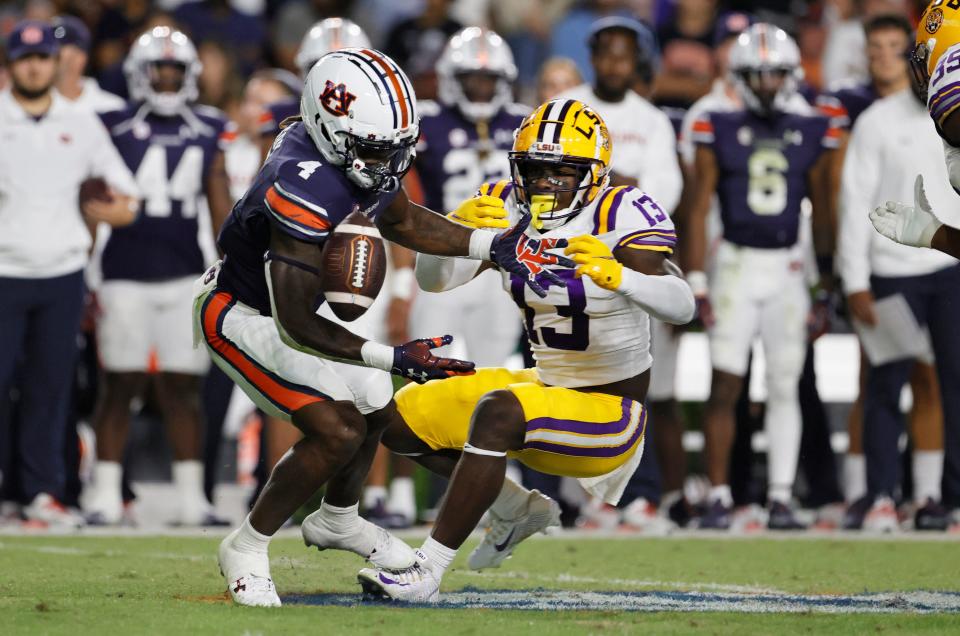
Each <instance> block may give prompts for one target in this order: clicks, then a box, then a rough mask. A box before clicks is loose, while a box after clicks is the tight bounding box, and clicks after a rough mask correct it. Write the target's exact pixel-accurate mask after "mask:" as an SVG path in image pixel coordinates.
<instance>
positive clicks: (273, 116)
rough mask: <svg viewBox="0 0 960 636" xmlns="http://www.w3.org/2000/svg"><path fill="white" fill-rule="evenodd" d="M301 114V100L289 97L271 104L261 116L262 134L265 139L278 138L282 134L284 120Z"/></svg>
mask: <svg viewBox="0 0 960 636" xmlns="http://www.w3.org/2000/svg"><path fill="white" fill-rule="evenodd" d="M299 114H300V99H299V98H296V97H288V98H286V99H281V100H280V101H278V102H274V103H272V104H269V105H268V106H267V107H266V108H265V109H264V111H263V114H262V115H261V116H260V121H259V122H258V123H259V126H260V134H261V135H262V136H264V137H270V138H273V137H276V136H277V135H278V134H280V124H282V123H283V120H285V119H288V118H290V117H296V116H297V115H299Z"/></svg>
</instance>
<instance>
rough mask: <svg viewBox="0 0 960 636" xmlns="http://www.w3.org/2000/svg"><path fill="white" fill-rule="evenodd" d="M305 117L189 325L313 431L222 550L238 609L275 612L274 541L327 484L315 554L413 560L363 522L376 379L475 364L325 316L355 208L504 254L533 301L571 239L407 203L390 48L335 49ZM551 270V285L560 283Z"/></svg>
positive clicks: (204, 287)
mask: <svg viewBox="0 0 960 636" xmlns="http://www.w3.org/2000/svg"><path fill="white" fill-rule="evenodd" d="M301 112H302V117H303V119H302V121H299V122H295V123H293V124H292V125H290V126H289V127H287V128H285V129H284V130H283V131H282V132H281V134H280V136H279V137H278V138H277V141H276V142H275V144H274V148H273V150H272V151H271V153H270V155H269V156H268V158H267V161H266V162H265V164H264V166H263V168H262V169H261V171H260V174H259V175H258V177H257V178H256V180H255V181H254V183H253V185H252V186H251V188H250V191H249V192H248V193H247V194H246V195H245V196H244V197H243V198H242V199H241V200H240V201H239V202H238V203H237V205H236V206H235V208H234V211H233V213H232V214H231V215H230V217H229V218H228V220H227V222H226V224H225V225H224V227H223V230H222V232H221V234H220V239H219V244H220V247H221V248H222V249H223V252H224V255H225V257H224V261H223V263H222V267H221V266H220V265H217V266H214V267H212V268H211V269H210V270H209V271H208V272H207V274H206V275H205V276H204V277H203V278H202V279H201V280H200V281H198V285H197V288H196V300H195V304H194V318H195V328H196V330H197V332H198V334H202V337H203V338H204V340H205V341H206V344H207V347H208V349H209V351H210V353H211V355H212V357H213V359H214V361H215V362H216V363H217V365H218V366H219V367H220V368H221V369H223V370H224V372H226V373H227V375H229V376H230V377H231V378H233V379H234V381H235V382H237V384H238V385H240V386H241V388H243V389H244V391H245V392H246V393H247V395H248V396H249V397H250V398H251V399H252V400H253V401H254V402H255V403H256V404H257V405H258V406H259V407H260V408H261V409H262V410H263V411H264V412H266V413H267V414H268V415H271V416H273V417H279V418H284V419H288V420H290V421H292V422H293V423H294V424H295V425H296V426H297V428H299V429H300V431H301V432H302V433H303V434H304V437H303V439H301V440H300V441H299V442H297V443H296V444H295V445H294V446H293V448H291V450H290V452H288V453H287V454H286V455H285V456H284V458H283V459H282V460H281V461H280V462H279V463H278V464H277V465H276V467H275V468H274V469H273V473H272V474H271V476H270V480H269V482H268V483H267V484H266V486H265V487H264V489H263V491H262V493H261V495H260V497H259V498H258V499H257V502H256V504H254V507H253V510H252V511H251V513H250V516H249V517H248V518H247V519H246V520H245V521H244V523H243V524H242V525H241V527H240V528H238V529H237V530H235V531H234V532H233V533H231V534H230V535H229V536H228V537H227V538H226V539H224V541H223V542H222V543H221V545H220V551H219V560H220V567H221V570H222V572H223V574H224V576H225V577H226V581H227V583H228V587H229V590H230V594H231V595H232V596H233V598H234V600H235V601H236V602H238V603H240V604H243V605H267V606H276V605H279V604H280V599H279V597H278V596H277V593H276V588H275V586H274V584H273V581H272V580H271V579H270V566H269V559H268V556H267V546H268V544H269V541H270V536H271V535H273V534H274V533H275V532H276V531H277V530H278V529H279V528H280V526H281V525H283V523H285V522H286V520H287V519H288V518H289V517H290V515H291V514H293V512H294V511H295V510H296V509H297V508H298V507H299V506H300V505H302V504H303V502H304V501H306V500H307V499H308V498H309V497H310V496H312V495H313V494H314V493H315V492H316V491H317V489H318V488H319V487H320V486H322V485H323V484H324V483H326V482H327V481H328V480H330V483H329V484H328V485H327V490H326V493H325V497H324V501H323V503H322V505H321V507H320V509H319V510H318V511H317V512H315V513H313V514H312V515H310V516H309V517H307V519H306V520H305V521H304V523H303V525H302V527H301V530H302V533H303V536H304V540H305V541H306V543H307V544H308V545H317V546H320V547H321V549H322V548H328V547H334V548H341V549H345V550H350V551H353V552H355V553H357V554H360V555H362V556H364V557H368V558H370V559H371V560H372V561H373V562H374V563H376V564H377V565H381V566H385V567H389V568H397V567H406V566H408V565H410V563H412V562H413V558H412V554H411V551H410V549H409V548H408V547H407V546H406V545H405V544H403V543H402V542H399V541H397V540H394V539H392V537H390V535H389V534H387V533H386V531H383V530H380V529H379V528H377V527H376V526H374V525H373V524H370V523H368V522H365V521H363V520H361V519H360V518H359V516H358V515H357V508H358V500H359V498H360V490H361V488H362V485H363V479H364V477H365V476H366V473H367V469H368V467H369V465H370V461H371V459H372V458H373V454H374V452H375V450H376V446H377V443H378V441H379V436H380V432H381V427H382V425H383V424H382V423H381V422H379V421H378V418H377V412H378V411H380V410H381V409H382V408H383V407H384V406H386V405H387V404H388V403H389V401H390V399H391V397H392V396H391V390H390V387H389V386H388V387H387V390H386V391H382V390H380V388H381V384H380V383H378V382H376V381H371V373H375V372H376V371H375V370H376V369H379V370H381V371H389V372H393V373H395V374H397V375H402V376H404V377H408V378H411V379H414V380H417V381H420V382H423V381H426V380H428V379H435V378H445V377H447V376H449V375H456V374H463V373H469V372H471V371H472V369H473V365H472V364H471V363H465V362H461V361H456V360H448V359H443V358H436V357H434V356H433V355H432V354H431V353H430V350H431V349H433V348H435V347H437V346H440V345H441V344H449V343H450V342H451V340H452V339H451V338H450V337H449V336H447V337H445V338H442V339H441V338H435V339H430V340H419V341H414V342H410V343H407V344H405V345H400V346H398V347H390V346H386V345H383V344H379V343H377V342H373V341H370V340H365V339H364V338H361V337H359V336H357V335H355V334H353V333H351V332H350V331H348V330H346V329H344V328H343V327H341V326H339V325H337V324H336V323H333V322H331V321H329V320H326V319H324V318H322V317H320V316H318V315H317V313H316V300H317V299H318V298H320V297H321V294H322V291H321V285H320V281H321V275H322V273H323V267H324V266H323V258H322V251H321V250H320V249H318V245H322V244H323V243H324V242H325V240H326V238H327V237H328V236H329V233H330V232H331V231H333V229H334V228H335V227H336V226H337V225H338V224H339V223H340V222H341V221H342V220H343V219H344V218H346V217H347V216H348V215H349V214H351V213H353V212H355V211H359V212H361V213H363V214H364V215H365V216H367V217H368V218H371V219H374V220H375V222H376V224H377V226H378V227H379V229H380V232H382V233H383V236H384V237H385V238H387V239H388V240H394V241H396V242H398V243H400V244H401V245H405V246H407V247H409V248H412V249H423V250H429V251H431V252H434V253H438V254H442V255H448V256H468V255H469V256H470V257H471V258H474V259H484V260H494V261H495V262H496V263H497V264H498V266H499V267H501V268H503V269H505V270H506V271H510V272H514V273H517V274H518V275H519V276H520V280H521V286H522V285H523V281H526V283H527V284H528V285H530V286H531V287H532V288H534V290H535V291H536V292H537V293H538V294H545V293H546V292H545V290H544V289H543V287H542V286H541V285H540V283H538V282H537V280H536V279H535V278H534V276H535V274H537V273H539V272H541V270H543V267H545V266H546V265H550V264H557V263H560V262H563V263H569V261H566V260H565V259H562V258H561V257H559V256H554V255H550V254H547V253H546V250H547V249H550V248H552V247H562V246H564V245H565V241H558V240H553V239H541V240H532V239H530V238H528V237H526V236H525V235H523V234H522V233H520V232H508V233H505V234H502V235H494V234H492V233H490V232H484V231H481V230H472V229H468V228H466V227H463V226H461V225H457V224H455V223H452V222H450V221H447V220H446V219H445V218H443V217H442V216H440V215H438V214H435V213H433V212H431V211H430V210H427V209H425V208H422V207H420V206H416V205H414V204H412V203H410V202H409V199H408V198H407V196H406V194H405V193H404V192H403V191H402V190H401V189H400V179H402V178H403V175H404V174H405V173H406V171H407V170H408V169H409V167H410V164H411V162H412V160H413V154H414V144H415V143H416V139H417V137H418V136H419V125H418V121H419V120H418V116H417V109H416V96H415V95H414V93H413V89H412V88H411V86H410V83H409V80H408V79H407V77H406V76H405V75H404V74H403V72H402V71H401V70H400V69H399V68H398V67H397V66H396V64H395V63H394V62H393V61H392V60H391V59H390V58H388V57H386V56H385V55H383V54H382V53H380V52H378V51H374V50H371V49H346V50H343V51H340V52H336V53H332V54H330V55H327V56H325V57H324V58H323V59H322V60H321V62H318V63H317V64H316V65H315V66H314V67H313V69H311V71H310V73H309V74H308V75H307V79H306V86H305V88H304V93H303V97H302V100H301ZM264 260H266V264H264ZM542 273H543V275H544V276H545V277H546V279H544V278H542V277H541V278H540V280H543V284H558V283H559V284H562V281H561V280H560V279H559V278H558V277H557V276H556V275H552V274H550V273H549V272H546V271H543V272H542ZM330 360H340V361H348V362H352V363H353V364H355V365H356V364H363V365H365V366H366V367H372V369H371V368H363V367H361V366H355V367H350V366H345V365H342V364H338V363H335V362H332V361H330ZM365 416H366V419H365ZM331 478H332V479H331Z"/></svg>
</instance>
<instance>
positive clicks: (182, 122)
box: [100, 103, 228, 281]
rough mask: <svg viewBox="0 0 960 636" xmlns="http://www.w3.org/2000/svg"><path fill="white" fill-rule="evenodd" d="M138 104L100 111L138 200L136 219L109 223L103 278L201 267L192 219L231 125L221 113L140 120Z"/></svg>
mask: <svg viewBox="0 0 960 636" xmlns="http://www.w3.org/2000/svg"><path fill="white" fill-rule="evenodd" d="M139 107H140V105H139V104H135V103H131V104H128V105H127V107H126V108H124V109H122V110H117V111H113V112H109V113H103V114H101V115H100V117H101V119H102V120H103V122H104V124H105V125H106V127H107V130H109V131H110V136H111V138H112V139H113V143H114V145H115V146H116V147H117V150H119V151H120V156H121V157H123V160H124V161H125V162H126V164H127V167H129V168H130V172H132V173H133V174H134V175H135V176H136V180H137V186H138V187H139V189H140V194H141V196H142V197H143V200H142V202H141V204H140V213H139V215H138V216H137V220H136V221H134V222H133V223H132V224H131V225H128V226H126V227H121V228H114V229H113V230H112V231H111V233H110V239H109V240H108V241H107V245H106V247H105V248H104V250H103V277H104V280H116V279H121V280H139V281H161V280H171V279H174V278H182V277H185V276H194V275H196V274H199V273H201V272H203V269H204V267H205V265H204V262H203V254H202V252H201V250H200V244H199V242H198V236H197V234H198V231H199V225H198V220H197V216H198V213H199V210H200V204H201V198H202V197H203V196H204V192H205V187H204V184H205V183H206V177H207V173H208V171H209V169H210V164H211V162H212V161H213V158H214V156H215V155H216V153H217V152H219V151H220V150H221V148H222V143H223V139H224V136H225V134H227V129H228V122H227V119H226V117H225V116H224V115H223V113H221V112H220V111H219V110H216V109H215V108H209V107H206V106H194V107H191V111H192V113H193V115H194V117H193V118H191V119H193V121H187V120H186V119H184V118H183V117H182V116H180V115H176V116H174V117H159V116H156V115H153V114H148V115H147V116H146V117H143V118H139V117H137V110H138V109H139Z"/></svg>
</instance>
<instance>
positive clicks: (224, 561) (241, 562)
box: [217, 529, 280, 607]
mask: <svg viewBox="0 0 960 636" xmlns="http://www.w3.org/2000/svg"><path fill="white" fill-rule="evenodd" d="M239 532H240V530H239V529H237V530H234V531H233V532H231V533H230V534H228V535H227V537H226V538H225V539H224V540H223V541H222V542H221V543H220V549H219V551H218V553H217V560H218V561H219V563H220V574H221V575H222V576H223V578H224V579H226V581H227V591H228V592H229V593H230V598H232V599H233V602H234V603H236V604H237V605H245V606H248V607H280V597H279V596H278V595H277V587H276V586H275V585H274V584H273V579H271V578H270V558H269V557H268V556H267V553H266V552H262V553H260V552H257V553H255V552H241V551H240V550H237V549H236V548H235V547H234V545H233V539H234V537H236V536H237V533H239Z"/></svg>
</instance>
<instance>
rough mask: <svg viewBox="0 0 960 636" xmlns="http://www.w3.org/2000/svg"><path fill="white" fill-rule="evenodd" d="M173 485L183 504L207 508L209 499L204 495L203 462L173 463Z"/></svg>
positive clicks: (190, 460) (191, 460) (194, 460)
mask: <svg viewBox="0 0 960 636" xmlns="http://www.w3.org/2000/svg"><path fill="white" fill-rule="evenodd" d="M173 485H174V487H175V488H176V489H177V496H178V497H179V498H180V501H181V503H183V502H188V503H189V504H191V505H192V506H200V507H204V508H205V507H206V506H207V498H206V496H205V495H204V494H203V462H201V461H199V460H196V459H188V460H185V461H177V462H173Z"/></svg>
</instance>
